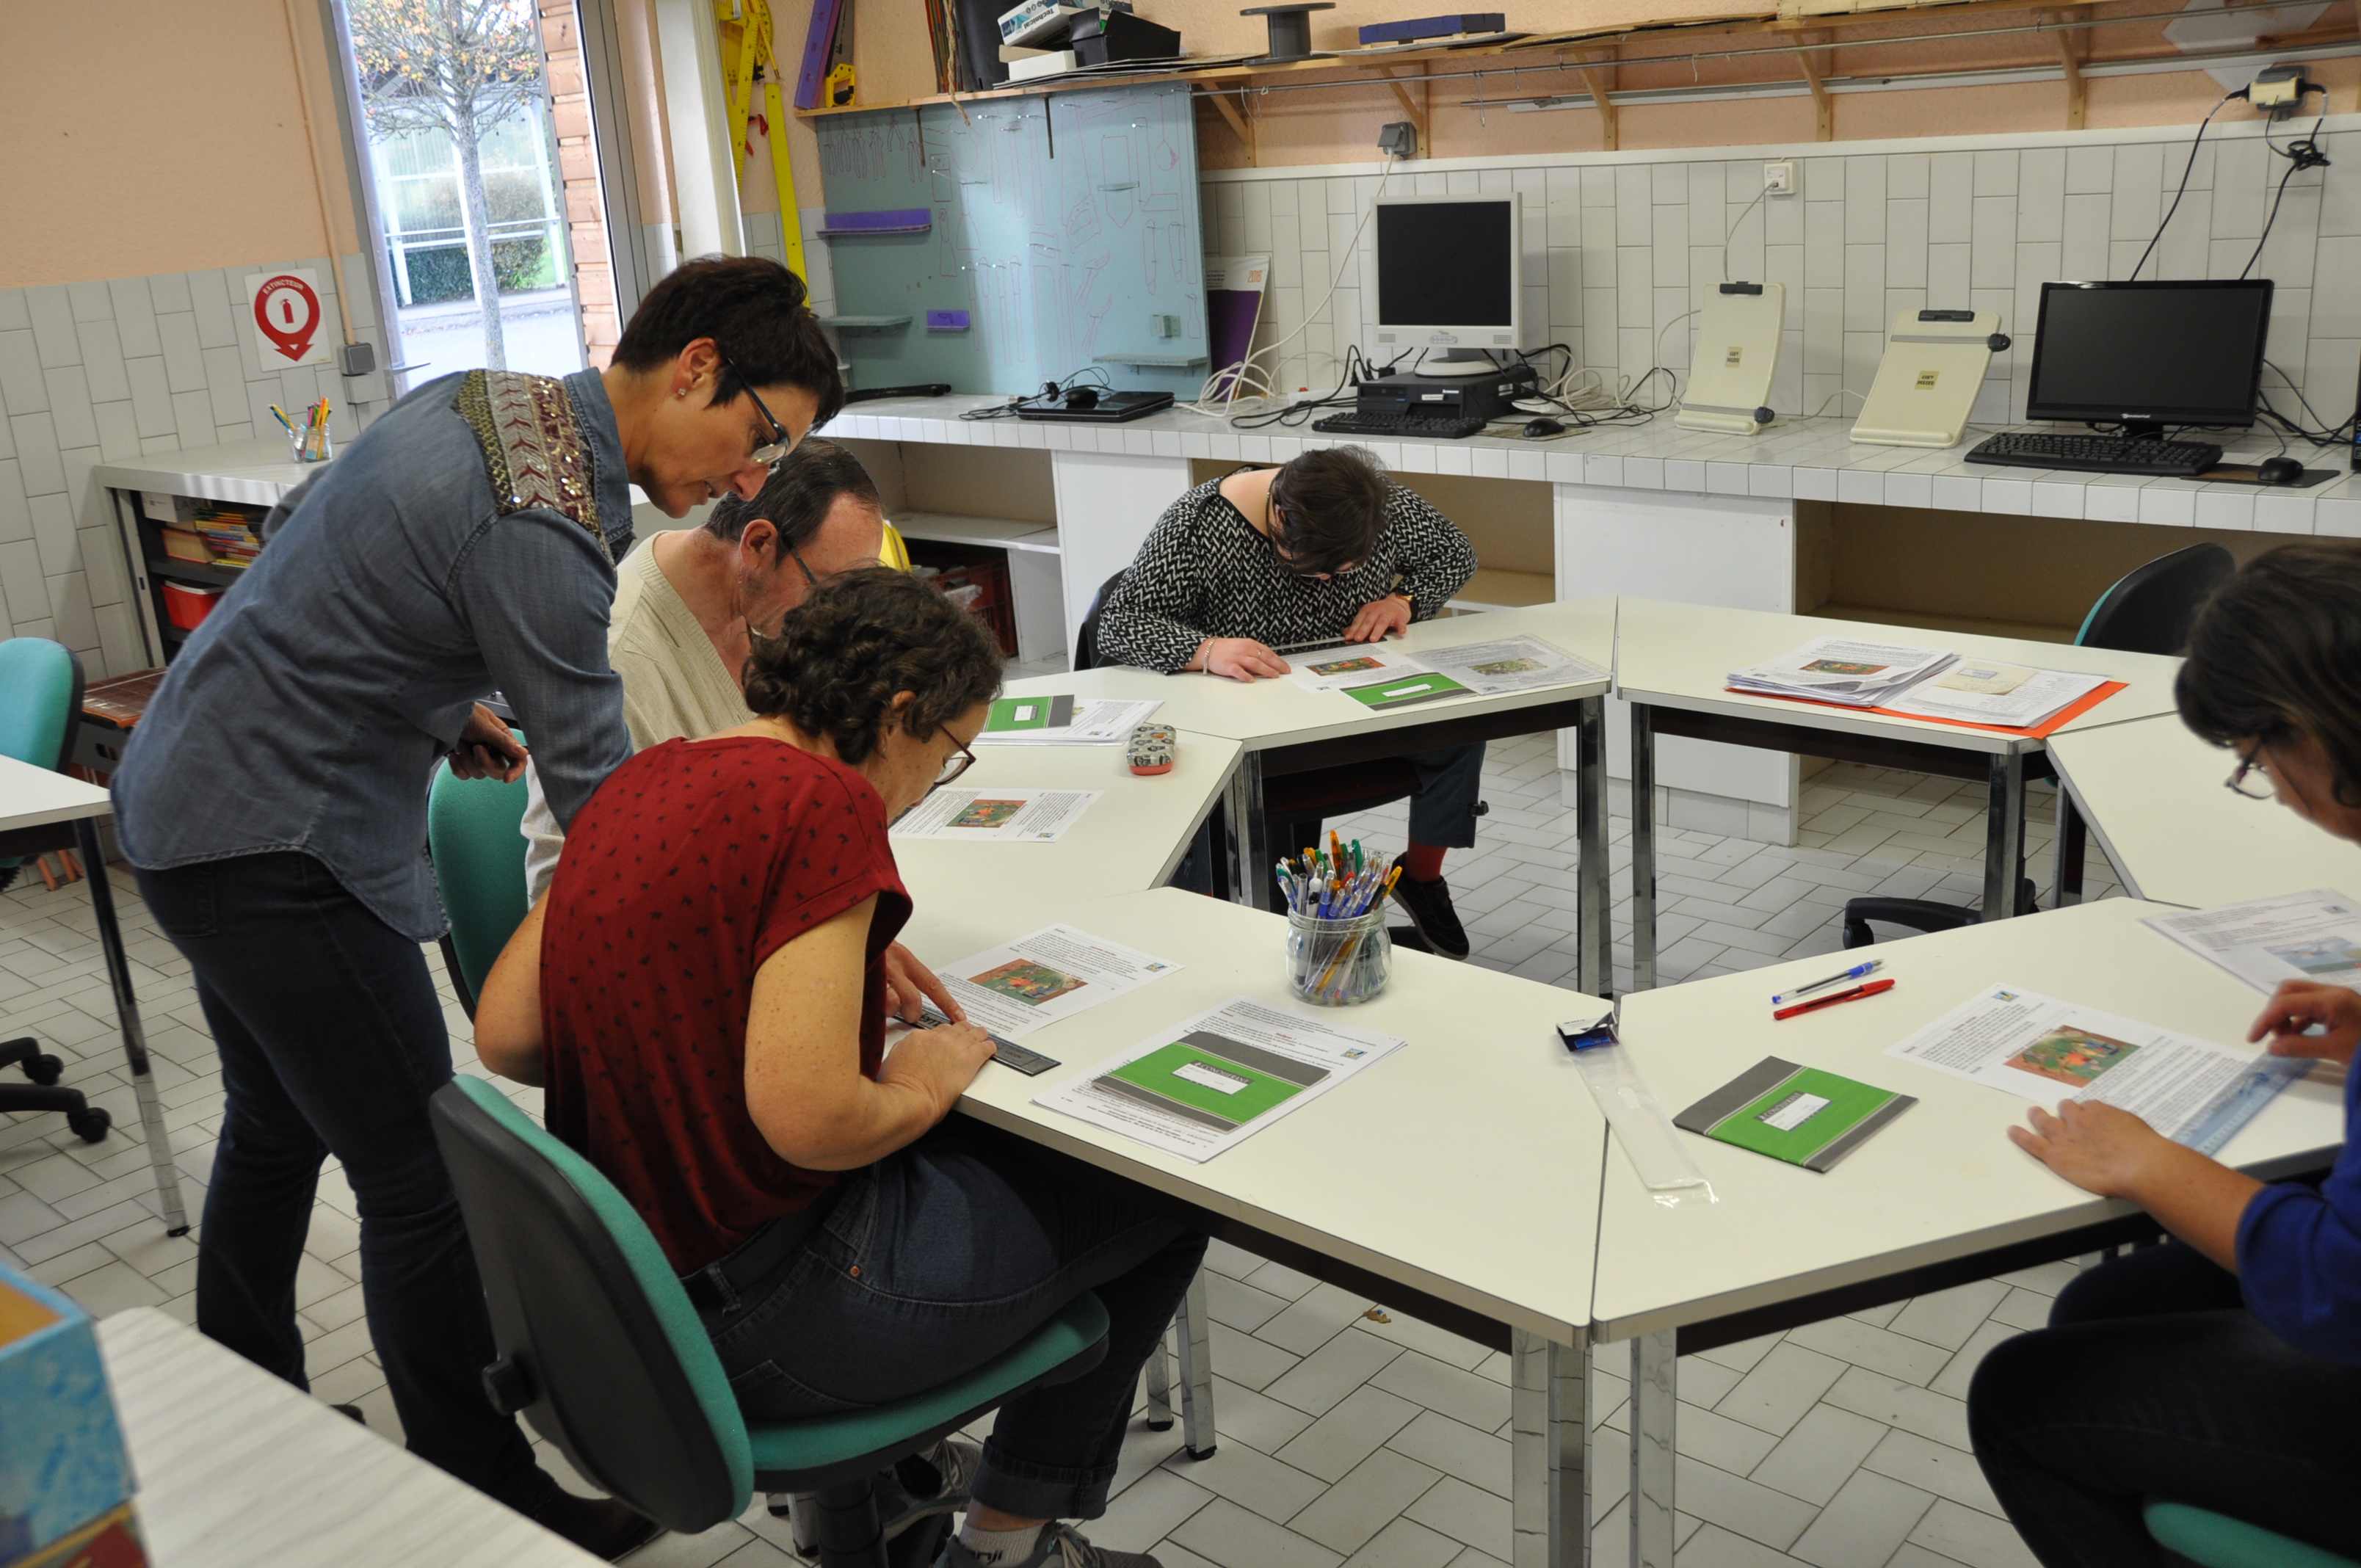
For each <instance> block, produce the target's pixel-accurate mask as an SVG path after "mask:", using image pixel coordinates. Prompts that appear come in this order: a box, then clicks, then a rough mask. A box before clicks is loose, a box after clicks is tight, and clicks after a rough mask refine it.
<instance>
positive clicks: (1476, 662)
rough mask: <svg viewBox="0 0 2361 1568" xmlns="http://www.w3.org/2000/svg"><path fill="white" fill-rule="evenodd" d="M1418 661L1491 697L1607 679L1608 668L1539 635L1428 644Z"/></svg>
mask: <svg viewBox="0 0 2361 1568" xmlns="http://www.w3.org/2000/svg"><path fill="white" fill-rule="evenodd" d="M1419 662H1420V663H1422V664H1423V665H1424V666H1425V667H1426V668H1428V669H1430V670H1433V672H1434V673H1435V674H1441V675H1449V676H1450V677H1451V678H1452V679H1453V680H1455V681H1457V682H1458V683H1459V684H1460V685H1464V686H1466V688H1467V689H1468V690H1469V691H1474V692H1482V693H1484V694H1485V695H1486V696H1493V695H1495V694H1498V693H1500V692H1518V691H1536V690H1539V689H1540V688H1542V687H1543V686H1565V685H1574V684H1575V683H1576V682H1578V681H1603V680H1605V679H1606V678H1607V672H1606V671H1604V670H1602V669H1600V668H1599V667H1598V665H1596V664H1593V663H1589V662H1588V661H1587V660H1583V659H1577V658H1576V657H1575V656H1574V655H1573V654H1571V653H1569V652H1566V651H1565V649H1563V648H1561V647H1559V646H1557V644H1555V643H1554V642H1545V641H1543V640H1542V639H1540V638H1538V637H1504V638H1501V639H1500V640H1499V641H1497V642H1463V643H1461V644H1460V645H1459V646H1458V647H1456V648H1429V649H1427V650H1426V651H1425V652H1422V653H1421V654H1420V655H1419Z"/></svg>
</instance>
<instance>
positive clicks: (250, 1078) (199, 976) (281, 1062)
mask: <svg viewBox="0 0 2361 1568" xmlns="http://www.w3.org/2000/svg"><path fill="white" fill-rule="evenodd" d="M138 877H139V892H140V894H141V896H142V897H144V898H146V899H147V901H148V908H149V909H150V910H151V911H152V912H153V913H154V914H155V916H156V923H157V924H158V925H159V927H162V928H163V931H164V934H165V935H166V936H168V937H170V938H171V939H172V945H173V946H174V947H176V948H180V950H181V956H182V957H184V958H186V959H188V960H189V964H190V967H191V968H192V969H193V970H195V971H196V981H197V998H198V1001H199V1002H200V1003H202V1004H203V1007H204V1011H205V1021H206V1022H207V1023H208V1024H210V1025H212V1026H213V1032H214V1047H215V1049H217V1050H218V1051H219V1052H220V1053H221V1070H222V1088H223V1090H224V1091H225V1094H226V1096H227V1099H228V1103H227V1105H226V1107H225V1111H224V1113H223V1116H222V1131H221V1141H220V1144H219V1146H217V1147H216V1149H215V1150H214V1172H213V1181H212V1184H211V1185H210V1186H209V1187H208V1188H207V1189H206V1191H205V1209H204V1223H203V1229H202V1230H201V1231H200V1232H199V1234H198V1244H197V1327H198V1328H199V1329H201V1330H203V1332H205V1333H206V1334H207V1335H209V1336H210V1337H212V1338H213V1339H215V1340H217V1341H219V1342H220V1343H223V1344H225V1345H227V1346H228V1347H229V1348H230V1349H232V1350H234V1351H236V1352H237V1353H238V1354H241V1355H243V1356H245V1357H246V1358H247V1360H249V1361H252V1362H254V1363H255V1364H256V1365H259V1366H261V1367H263V1368H264V1369H265V1370H267V1371H270V1372H275V1373H277V1374H278V1375H279V1376H281V1377H283V1378H285V1379H286V1380H287V1381H288V1382H290V1383H292V1384H294V1385H295V1386H296V1387H299V1388H306V1387H309V1384H308V1383H307V1381H306V1379H305V1377H304V1375H303V1336H302V1333H301V1332H300V1331H299V1330H298V1329H297V1326H296V1322H295V1266H296V1264H297V1262H298V1260H299V1259H301V1257H302V1253H303V1238H304V1234H305V1233H306V1232H307V1231H308V1230H309V1229H310V1227H311V1223H312V1198H313V1190H314V1189H315V1187H316V1186H317V1184H318V1179H319V1174H320V1164H321V1162H322V1161H323V1160H324V1159H325V1158H326V1157H327V1156H328V1155H330V1154H331V1153H333V1154H334V1155H335V1157H336V1158H337V1159H338V1160H340V1161H342V1162H343V1164H344V1171H345V1179H346V1180H347V1181H349V1182H350V1183H351V1184H352V1189H353V1196H354V1198H355V1200H356V1201H357V1203H358V1206H359V1209H360V1215H361V1291H362V1299H364V1300H365V1301H366V1302H367V1303H368V1325H369V1338H370V1339H371V1340H372V1341H373V1342H374V1343H376V1346H377V1352H378V1358H379V1361H381V1362H382V1363H383V1364H384V1366H385V1376H386V1382H387V1384H388V1385H389V1386H390V1389H391V1391H392V1394H393V1404H394V1409H396V1410H397V1411H399V1412H400V1413H401V1426H402V1431H403V1432H404V1433H405V1434H406V1435H407V1436H408V1438H409V1442H410V1449H411V1452H412V1453H415V1454H417V1455H418V1456H419V1457H420V1458H422V1459H426V1460H430V1461H432V1462H433V1463H434V1464H438V1465H440V1466H442V1467H443V1468H444V1469H445V1470H447V1471H449V1472H450V1473H451V1474H452V1475H456V1476H457V1477H459V1479H461V1480H462V1481H466V1482H467V1483H469V1484H471V1485H473V1486H477V1487H479V1488H481V1489H482V1490H483V1491H485V1492H488V1493H489V1494H490V1495H491V1496H492V1497H497V1498H499V1499H500V1501H501V1502H504V1503H506V1504H508V1505H509V1506H510V1507H511V1508H516V1509H518V1510H519V1511H521V1512H525V1513H530V1512H532V1511H533V1509H534V1508H536V1507H538V1506H539V1505H540V1504H541V1503H543V1502H544V1501H545V1500H546V1499H547V1498H548V1497H549V1495H550V1492H551V1490H552V1489H553V1488H554V1487H555V1485H556V1484H555V1482H554V1481H552V1480H551V1479H550V1477H549V1476H548V1475H547V1474H545V1473H544V1471H542V1470H541V1469H540V1467H539V1466H538V1465H537V1464H534V1462H533V1447H532V1445H531V1444H530V1443H528V1442H526V1441H525V1439H524V1434H523V1433H522V1432H521V1431H518V1430H517V1424H516V1422H515V1421H514V1420H511V1418H509V1417H506V1416H502V1415H499V1414H497V1413H495V1412H494V1411H493V1409H492V1408H491V1406H490V1405H489V1403H488V1402H487V1401H486V1400H485V1398H484V1391H483V1386H482V1384H481V1382H480V1381H479V1378H480V1375H481V1373H482V1369H483V1367H484V1366H485V1365H486V1364H487V1363H489V1361H490V1360H491V1359H492V1331H491V1321H490V1319H489V1317H488V1316H486V1314H485V1310H484V1288H483V1284H482V1282H481V1280H480V1279H479V1278H478V1276H477V1273H476V1259H475V1255H474V1254H472V1253H471V1252H469V1251H468V1250H467V1231H466V1229H465V1227H464V1226H463V1225H462V1223H461V1221H460V1217H459V1202H458V1198H457V1196H456V1194H455V1193H454V1192H453V1191H452V1189H451V1179H450V1176H449V1175H448V1173H447V1172H445V1169H444V1168H443V1157H442V1154H441V1153H440V1152H439V1151H438V1150H437V1149H436V1148H435V1146H434V1133H433V1131H432V1129H431V1128H430V1127H429V1125H428V1123H427V1120H426V1100H427V1096H429V1095H431V1094H433V1093H434V1091H436V1090H437V1089H439V1088H441V1087H442V1086H443V1085H444V1084H445V1083H446V1082H448V1081H449V1080H450V1078H451V1043H450V1035H449V1032H448V1031H447V1030H446V1029H445V1026H444V1023H443V1004H442V999H441V998H440V997H439V996H437V995H436V994H435V991H434V980H433V978H432V977H431V976H430V974H429V973H428V971H427V968H426V959H425V957H424V956H423V954H422V953H420V951H419V950H418V944H417V943H416V942H414V941H412V940H411V939H410V938H407V937H404V936H402V935H401V933H400V932H398V931H396V930H394V929H393V928H392V927H390V926H388V925H386V924H385V923H384V922H383V921H382V920H379V918H378V917H377V916H374V915H372V914H370V913H369V911H368V909H367V908H366V907H365V906H363V905H361V904H360V902H359V901H358V900H357V899H355V898H354V897H353V896H352V894H348V893H346V891H345V889H344V887H343V886H342V885H341V884H340V883H337V881H336V880H335V877H333V876H331V875H330V874H329V873H328V870H327V868H326V867H325V866H324V865H322V864H321V863H320V862H319V861H315V860H313V858H312V857H311V856H309V855H302V854H265V855H241V856H238V857H236V858H235V859H231V860H225V861H208V862H206V863H203V864H201V865H194V866H184V867H181V868H180V869H178V870H174V871H167V872H150V871H142V872H139V873H138Z"/></svg>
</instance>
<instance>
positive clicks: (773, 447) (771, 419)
mask: <svg viewBox="0 0 2361 1568" xmlns="http://www.w3.org/2000/svg"><path fill="white" fill-rule="evenodd" d="M714 352H715V353H717V354H720V353H721V351H720V350H719V349H718V348H717V349H715V350H714ZM721 363H722V365H723V366H724V367H727V368H728V369H729V371H730V374H731V375H732V376H735V377H737V378H738V379H739V381H740V382H741V384H742V385H743V386H744V387H745V389H746V395H747V396H748V397H750V398H752V399H753V400H754V411H755V412H756V413H759V414H761V415H762V416H763V422H764V423H766V424H768V425H769V426H770V427H771V439H770V440H768V441H765V442H763V443H762V444H760V445H758V446H756V447H755V448H754V450H753V451H752V452H750V453H748V454H747V455H746V460H747V461H748V462H749V463H760V464H761V465H763V466H764V467H765V468H770V467H775V466H777V465H778V461H779V459H780V458H782V457H785V455H787V454H788V453H790V452H793V451H794V450H795V449H796V438H795V437H794V436H792V435H790V434H788V433H787V427H786V426H785V425H783V424H781V423H780V422H779V417H778V415H776V414H774V413H773V412H772V411H770V409H769V408H768V407H766V406H765V405H764V404H763V394H762V393H760V392H758V391H756V390H755V389H754V383H753V382H752V381H749V380H747V379H746V373H745V372H744V371H742V370H741V369H739V368H738V367H736V366H735V365H731V364H730V356H728V355H726V354H722V355H721ZM796 565H803V563H802V562H801V561H800V560H799V561H797V562H796ZM804 576H807V577H808V576H811V568H810V567H809V566H805V567H804Z"/></svg>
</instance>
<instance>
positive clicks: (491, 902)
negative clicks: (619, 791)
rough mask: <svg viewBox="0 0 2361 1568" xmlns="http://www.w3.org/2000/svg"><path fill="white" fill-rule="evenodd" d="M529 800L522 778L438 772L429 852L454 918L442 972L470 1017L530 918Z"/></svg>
mask: <svg viewBox="0 0 2361 1568" xmlns="http://www.w3.org/2000/svg"><path fill="white" fill-rule="evenodd" d="M517 738H518V739H519V740H522V739H523V736H522V735H519V736H518V737H517ZM524 802H525V784H524V780H523V779H522V778H520V779H518V780H517V781H516V783H514V784H502V783H500V781H499V780H498V779H463V778H461V777H459V776H458V775H457V774H456V773H453V772H452V771H451V770H450V769H449V768H448V767H447V766H437V767H436V768H435V770H434V784H433V786H432V787H431V788H430V789H429V790H428V792H427V795H426V852H427V854H428V856H429V857H430V858H432V859H433V861H434V884H435V886H436V888H437V889H439V890H440V891H441V893H442V894H443V910H444V913H445V914H446V915H448V916H450V918H451V929H450V930H449V931H448V932H446V933H445V935H444V938H443V967H444V968H445V969H446V970H449V971H450V974H451V983H452V984H453V985H454V986H456V987H457V989H458V992H459V1005H460V1006H461V1007H463V1008H465V1009H467V1016H468V1017H470V1018H473V1017H474V1016H475V1015H476V998H477V997H478V996H479V995H481V994H482V992H483V989H484V980H485V977H487V976H488V975H489V974H490V973H491V972H492V965H493V963H494V962H495V961H497V960H498V959H499V958H500V949H501V948H505V947H507V946H508V945H509V938H510V937H511V936H513V935H514V934H515V932H516V928H517V927H518V926H520V925H521V924H522V923H523V920H524V917H525V912H526V905H525V900H524V851H525V842H524V834H523V833H522V830H521V829H522V825H523V823H524Z"/></svg>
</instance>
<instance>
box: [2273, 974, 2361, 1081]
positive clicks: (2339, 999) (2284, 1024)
mask: <svg viewBox="0 0 2361 1568" xmlns="http://www.w3.org/2000/svg"><path fill="white" fill-rule="evenodd" d="M2315 1024H2317V1025H2322V1026H2323V1028H2324V1029H2325V1030H2326V1031H2327V1032H2326V1033H2324V1034H2319V1035H2307V1034H2305V1033H2304V1031H2305V1030H2306V1029H2309V1028H2311V1027H2312V1025H2315ZM2265 1035H2268V1036H2270V1037H2271V1055H2273V1056H2275V1057H2320V1058H2323V1059H2325V1060H2328V1061H2333V1062H2350V1061H2352V1059H2353V1048H2354V1047H2356V1045H2361V996H2356V995H2355V994H2354V993H2353V992H2350V991H2347V990H2346V989H2345V987H2343V986H2341V985H2323V983H2321V982H2320V981H2316V980H2284V981H2280V982H2279V989H2278V990H2277V991H2274V992H2271V999H2270V1001H2269V1002H2268V1003H2265V1004H2264V1006H2263V1015H2262V1016H2261V1017H2259V1018H2257V1019H2256V1020H2255V1026H2254V1027H2253V1028H2251V1029H2249V1030H2247V1031H2246V1039H2247V1041H2248V1042H2249V1043H2254V1042H2257V1041H2260V1040H2261V1039H2262V1037H2263V1036H2265Z"/></svg>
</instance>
